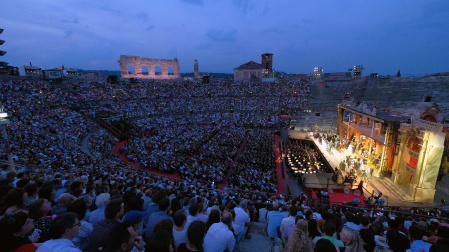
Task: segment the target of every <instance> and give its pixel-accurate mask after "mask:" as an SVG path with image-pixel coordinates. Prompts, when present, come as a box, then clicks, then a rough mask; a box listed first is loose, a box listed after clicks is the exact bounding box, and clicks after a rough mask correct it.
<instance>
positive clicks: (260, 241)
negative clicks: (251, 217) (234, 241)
mask: <svg viewBox="0 0 449 252" xmlns="http://www.w3.org/2000/svg"><path fill="white" fill-rule="evenodd" d="M264 228H265V223H260V222H253V224H252V227H251V239H250V240H248V239H245V238H243V239H242V240H241V241H240V242H239V246H238V249H237V250H236V251H241V252H262V251H267V252H281V251H283V250H282V242H281V239H279V238H276V239H274V240H271V238H270V237H268V236H267V235H266V234H265V233H264V231H263V229H264Z"/></svg>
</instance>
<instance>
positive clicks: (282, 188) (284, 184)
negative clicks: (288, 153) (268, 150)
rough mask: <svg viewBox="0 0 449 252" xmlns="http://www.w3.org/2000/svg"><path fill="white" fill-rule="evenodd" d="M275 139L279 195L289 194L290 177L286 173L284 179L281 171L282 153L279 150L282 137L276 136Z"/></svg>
mask: <svg viewBox="0 0 449 252" xmlns="http://www.w3.org/2000/svg"><path fill="white" fill-rule="evenodd" d="M274 137H275V140H274V141H275V146H276V147H275V151H274V154H275V155H276V178H277V183H278V195H279V194H288V193H289V191H288V175H287V174H286V171H284V173H285V178H284V179H282V173H281V172H282V171H281V162H282V161H281V152H280V149H279V141H280V140H281V137H280V136H278V135H276V134H275V135H274Z"/></svg>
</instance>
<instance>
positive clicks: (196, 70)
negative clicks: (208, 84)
mask: <svg viewBox="0 0 449 252" xmlns="http://www.w3.org/2000/svg"><path fill="white" fill-rule="evenodd" d="M193 77H194V78H199V77H200V71H199V70H198V60H196V59H195V62H194V64H193Z"/></svg>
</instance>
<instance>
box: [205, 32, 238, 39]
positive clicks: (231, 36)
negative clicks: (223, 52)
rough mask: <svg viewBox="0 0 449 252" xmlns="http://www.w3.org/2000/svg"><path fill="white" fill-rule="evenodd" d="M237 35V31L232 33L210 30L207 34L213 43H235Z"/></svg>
mask: <svg viewBox="0 0 449 252" xmlns="http://www.w3.org/2000/svg"><path fill="white" fill-rule="evenodd" d="M236 34H237V30H236V29H233V30H231V31H224V30H215V29H209V30H207V32H206V36H208V37H209V38H210V39H212V40H213V41H218V42H233V41H235V37H236Z"/></svg>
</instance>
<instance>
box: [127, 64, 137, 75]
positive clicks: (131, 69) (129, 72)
mask: <svg viewBox="0 0 449 252" xmlns="http://www.w3.org/2000/svg"><path fill="white" fill-rule="evenodd" d="M135 73H136V70H135V69H134V66H133V65H128V74H135Z"/></svg>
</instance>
